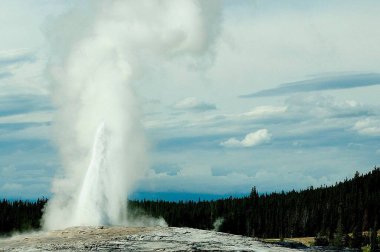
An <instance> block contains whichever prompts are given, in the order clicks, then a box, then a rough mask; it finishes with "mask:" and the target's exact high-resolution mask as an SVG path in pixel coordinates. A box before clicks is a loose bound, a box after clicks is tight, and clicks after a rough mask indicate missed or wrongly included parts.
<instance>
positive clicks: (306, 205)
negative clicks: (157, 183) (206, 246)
mask: <svg viewBox="0 0 380 252" xmlns="http://www.w3.org/2000/svg"><path fill="white" fill-rule="evenodd" d="M46 202H47V200H46V199H39V200H37V201H20V200H18V201H9V200H2V201H0V234H2V235H4V234H9V233H10V232H14V231H25V230H30V229H39V228H40V220H41V217H42V213H43V208H44V205H45V204H46ZM128 207H129V213H140V214H141V212H143V213H144V214H146V215H150V216H153V217H163V218H164V219H165V220H166V222H167V223H168V225H169V226H175V227H193V228H199V229H218V231H222V232H227V233H232V234H240V235H246V236H253V237H260V238H276V237H277V238H281V237H304V236H315V237H316V242H320V243H321V245H323V244H322V243H324V242H326V241H327V242H328V244H332V245H336V246H345V245H347V243H348V242H349V243H350V246H360V244H361V245H362V244H366V243H367V244H369V243H370V241H371V240H372V241H377V238H375V237H376V232H370V233H369V235H368V236H363V235H362V231H376V230H378V228H379V226H380V225H379V224H380V168H377V167H375V168H374V169H373V170H372V171H371V172H369V173H367V174H363V175H360V174H359V173H358V172H357V173H356V174H355V176H354V177H353V178H351V179H346V180H345V181H343V182H339V183H336V184H335V185H333V186H322V187H319V188H313V187H309V188H307V189H305V190H301V191H294V190H293V191H289V192H274V193H269V194H268V193H264V194H260V193H259V192H258V191H257V190H256V188H255V187H253V188H252V190H251V192H250V194H249V195H247V196H246V197H240V198H233V197H230V198H226V199H220V200H212V201H179V202H168V201H162V200H156V201H152V200H134V201H129V203H128ZM349 233H351V234H352V235H351V236H350V237H348V236H347V234H349ZM366 239H367V240H366ZM348 240H350V241H348ZM372 243H373V244H375V245H373V246H377V245H376V242H372ZM357 244H359V245H357ZM373 251H375V250H373Z"/></svg>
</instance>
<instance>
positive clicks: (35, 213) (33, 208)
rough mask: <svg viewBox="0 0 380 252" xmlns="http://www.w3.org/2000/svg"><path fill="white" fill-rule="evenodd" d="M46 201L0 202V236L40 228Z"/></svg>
mask: <svg viewBox="0 0 380 252" xmlns="http://www.w3.org/2000/svg"><path fill="white" fill-rule="evenodd" d="M46 202H47V200H46V199H39V200H37V201H22V200H16V201H9V200H5V199H4V200H2V201H0V235H7V234H11V233H12V232H22V231H28V230H31V229H39V228H40V220H41V217H42V209H43V207H44V205H45V203H46Z"/></svg>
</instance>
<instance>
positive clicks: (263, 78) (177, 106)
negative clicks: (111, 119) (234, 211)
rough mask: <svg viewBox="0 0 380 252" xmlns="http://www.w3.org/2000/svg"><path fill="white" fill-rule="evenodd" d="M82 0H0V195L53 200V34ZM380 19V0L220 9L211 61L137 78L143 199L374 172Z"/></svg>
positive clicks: (281, 186) (378, 151)
mask: <svg viewBox="0 0 380 252" xmlns="http://www.w3.org/2000/svg"><path fill="white" fill-rule="evenodd" d="M74 2H75V1H63V0H57V1H48V0H33V1H31V0H26V1H21V0H3V1H1V2H0V31H1V34H2V36H1V37H2V39H1V40H0V197H6V198H27V199H29V198H30V199H32V198H38V197H43V196H44V197H49V196H50V195H51V193H50V188H51V182H52V179H53V177H54V176H56V174H57V173H59V171H60V167H61V162H60V158H59V155H58V151H57V147H56V146H55V144H54V141H52V134H53V133H52V124H53V123H54V114H55V113H54V112H55V108H54V105H53V103H52V101H51V89H52V87H51V83H50V82H49V78H48V77H47V74H46V68H47V65H48V62H49V58H51V57H52V56H53V55H52V54H53V53H55V52H54V51H52V50H51V48H50V46H49V43H48V41H47V35H46V34H49V32H50V30H49V29H51V26H50V24H51V23H52V22H54V20H55V19H56V17H58V16H60V15H62V14H64V13H66V12H67V11H68V10H69V9H70V8H71V7H72V5H73V4H74ZM379 11H380V2H378V1H331V0H329V1H289V0H285V1H270V0H269V1H268V0H265V1H226V2H223V9H222V20H221V24H220V31H219V33H218V34H217V37H216V41H215V43H214V45H213V48H212V53H211V54H209V55H207V57H205V58H203V59H202V60H201V61H199V60H192V59H190V60H188V61H187V63H186V64H179V63H178V62H176V60H175V59H174V60H173V61H171V62H163V63H162V64H158V65H157V66H155V67H153V69H154V71H150V72H149V73H140V74H141V77H140V78H139V80H138V81H136V82H135V83H134V84H133V85H134V90H135V92H136V94H137V96H138V99H139V101H140V106H141V111H142V114H143V118H142V122H143V125H144V131H145V135H146V139H147V142H148V144H149V150H148V159H149V160H148V162H149V170H148V172H147V173H146V174H145V176H144V177H143V178H142V179H141V180H139V181H138V183H137V185H136V188H135V194H134V195H135V197H136V198H139V197H140V198H141V197H152V198H160V197H162V198H165V197H170V199H173V198H178V197H181V195H182V197H198V196H199V195H205V198H212V197H213V195H240V194H244V193H248V192H249V191H250V188H251V187H253V186H256V187H257V189H258V190H259V192H273V191H280V190H291V189H302V188H306V187H308V186H314V187H316V186H320V185H331V184H334V183H335V182H336V181H340V180H344V179H345V178H347V177H352V176H353V174H354V173H355V171H359V172H361V173H365V172H368V171H370V170H371V169H372V168H373V167H374V166H376V165H379V158H380V141H379V140H380V99H379V98H378V97H379V94H380V63H379V62H380V46H379V45H380V29H379V28H378V25H379V24H380V16H379V15H378V13H379ZM160 195H161V196H160ZM168 195H169V196H168ZM173 195H174V196H173ZM186 195H187V196H186Z"/></svg>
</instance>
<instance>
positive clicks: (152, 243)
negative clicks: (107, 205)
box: [0, 227, 301, 252]
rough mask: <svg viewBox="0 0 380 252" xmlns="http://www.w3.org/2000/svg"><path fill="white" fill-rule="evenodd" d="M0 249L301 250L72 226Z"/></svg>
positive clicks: (215, 237) (186, 233)
mask: <svg viewBox="0 0 380 252" xmlns="http://www.w3.org/2000/svg"><path fill="white" fill-rule="evenodd" d="M0 251H259V252H261V251H279V252H281V251H284V252H285V251H289V252H290V251H294V252H296V251H301V250H297V249H290V248H285V247H281V246H276V245H273V244H267V243H262V242H259V241H256V240H254V239H252V238H249V237H243V236H238V235H231V234H225V233H219V232H214V231H206V230H198V229H191V228H173V227H74V228H68V229H65V230H60V231H51V232H36V233H30V234H23V235H16V236H13V237H11V238H6V239H1V240H0Z"/></svg>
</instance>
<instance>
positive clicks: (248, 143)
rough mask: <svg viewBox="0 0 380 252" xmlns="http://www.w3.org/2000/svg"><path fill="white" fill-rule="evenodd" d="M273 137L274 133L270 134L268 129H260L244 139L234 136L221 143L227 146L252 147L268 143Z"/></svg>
mask: <svg viewBox="0 0 380 252" xmlns="http://www.w3.org/2000/svg"><path fill="white" fill-rule="evenodd" d="M271 138H272V134H270V133H269V132H268V130H267V129H260V130H258V131H255V132H251V133H249V134H247V135H246V136H245V137H244V139H242V140H238V139H236V138H234V137H233V138H230V139H228V140H227V141H225V142H222V143H220V145H222V146H225V147H252V146H256V145H260V144H264V143H268V142H270V140H271Z"/></svg>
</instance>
